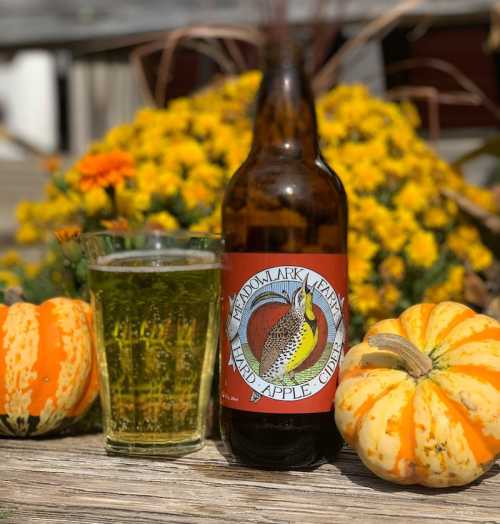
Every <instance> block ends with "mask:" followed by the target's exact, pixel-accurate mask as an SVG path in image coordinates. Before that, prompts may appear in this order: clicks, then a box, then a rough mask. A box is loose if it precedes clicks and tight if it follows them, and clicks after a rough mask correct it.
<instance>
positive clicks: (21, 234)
mask: <svg viewBox="0 0 500 524" xmlns="http://www.w3.org/2000/svg"><path fill="white" fill-rule="evenodd" d="M41 238H42V236H41V231H40V230H39V229H37V228H36V227H35V226H34V225H33V224H30V223H26V224H22V225H21V227H20V228H19V229H18V230H17V231H16V242H19V243H20V244H33V243H35V242H38V241H39V240H41Z"/></svg>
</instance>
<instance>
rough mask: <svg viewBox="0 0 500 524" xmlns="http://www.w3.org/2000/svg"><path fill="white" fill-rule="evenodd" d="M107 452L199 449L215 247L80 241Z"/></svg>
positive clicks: (185, 242)
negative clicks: (86, 272)
mask: <svg viewBox="0 0 500 524" xmlns="http://www.w3.org/2000/svg"><path fill="white" fill-rule="evenodd" d="M82 243H83V248H84V250H85V253H86V255H87V258H88V262H89V288H90V294H91V299H92V306H93V311H94V318H95V332H96V344H97V354H98V362H99V369H100V391H101V403H102V407H103V417H104V434H105V446H106V450H107V451H109V452H112V453H121V454H144V455H180V454H184V453H189V452H192V451H195V450H197V449H200V448H201V447H202V446H203V443H204V438H205V432H206V419H207V408H208V403H209V398H210V389H211V383H212V376H213V368H214V359H215V353H216V346H217V339H218V333H217V329H218V324H219V323H218V316H219V268H220V251H221V241H220V240H219V238H218V237H216V236H211V235H204V234H200V235H197V234H192V233H176V234H166V233H160V232H148V231H139V232H126V233H114V232H99V233H90V234H86V235H83V237H82Z"/></svg>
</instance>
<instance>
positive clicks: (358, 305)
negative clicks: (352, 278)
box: [350, 284, 380, 315]
mask: <svg viewBox="0 0 500 524" xmlns="http://www.w3.org/2000/svg"><path fill="white" fill-rule="evenodd" d="M350 302H351V304H352V306H353V308H354V309H355V310H356V311H358V312H359V313H361V314H362V315H367V314H368V313H373V312H374V311H377V309H379V308H380V297H379V294H378V291H377V288H376V287H375V286H373V285H372V284H361V285H356V286H353V288H352V292H351V295H350Z"/></svg>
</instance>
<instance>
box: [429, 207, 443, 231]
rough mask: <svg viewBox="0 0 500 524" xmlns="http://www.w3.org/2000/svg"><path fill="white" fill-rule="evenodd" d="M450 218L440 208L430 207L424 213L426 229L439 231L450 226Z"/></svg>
mask: <svg viewBox="0 0 500 524" xmlns="http://www.w3.org/2000/svg"><path fill="white" fill-rule="evenodd" d="M448 222H449V218H448V215H447V214H446V212H445V211H444V210H443V209H442V208H440V207H430V208H429V209H427V210H426V211H425V213H424V224H425V226H426V227H429V228H433V229H439V228H441V227H443V226H445V225H446V224H448Z"/></svg>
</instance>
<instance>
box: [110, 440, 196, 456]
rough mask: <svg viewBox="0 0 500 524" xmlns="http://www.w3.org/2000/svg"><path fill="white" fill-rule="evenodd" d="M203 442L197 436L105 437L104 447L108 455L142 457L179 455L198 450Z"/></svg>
mask: <svg viewBox="0 0 500 524" xmlns="http://www.w3.org/2000/svg"><path fill="white" fill-rule="evenodd" d="M204 444H205V441H204V439H201V438H197V439H194V440H188V441H186V442H159V443H156V442H155V443H153V442H124V441H118V440H114V439H112V438H110V437H106V438H105V442H104V448H105V449H106V452H107V453H108V454H110V455H138V456H142V457H179V456H182V455H187V454H188V453H194V452H195V451H199V450H200V449H201V448H202V447H203V446H204Z"/></svg>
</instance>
